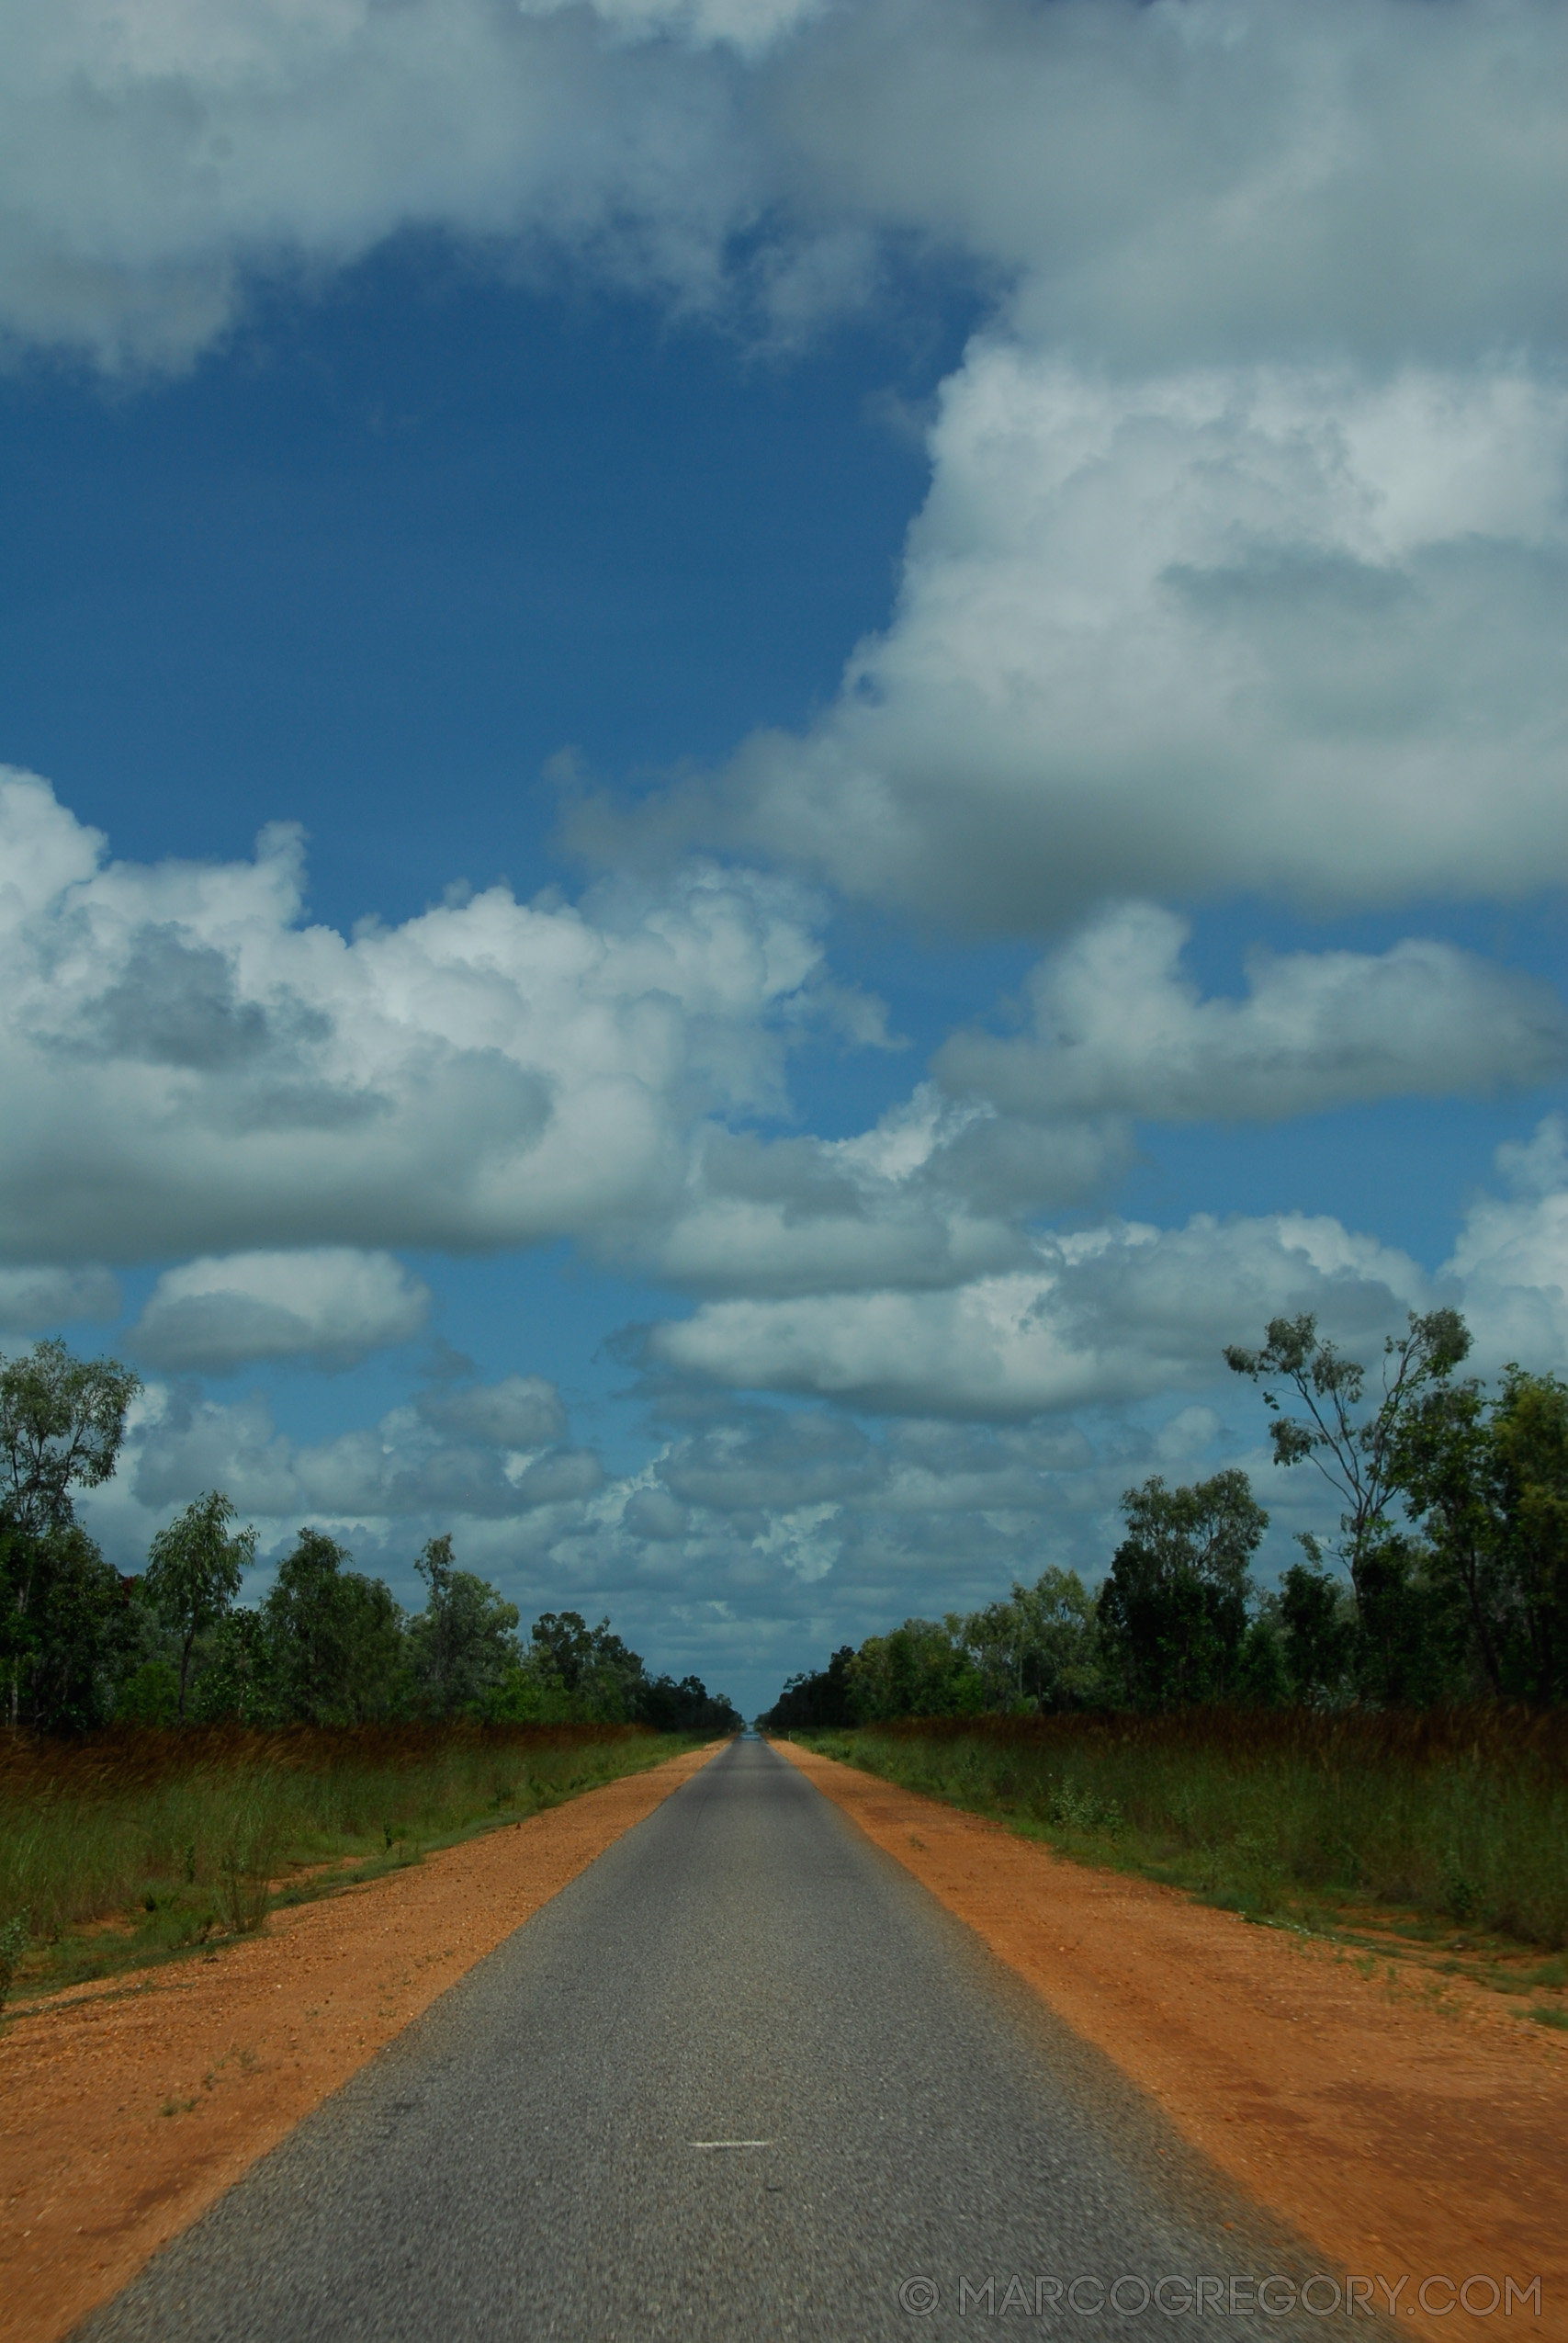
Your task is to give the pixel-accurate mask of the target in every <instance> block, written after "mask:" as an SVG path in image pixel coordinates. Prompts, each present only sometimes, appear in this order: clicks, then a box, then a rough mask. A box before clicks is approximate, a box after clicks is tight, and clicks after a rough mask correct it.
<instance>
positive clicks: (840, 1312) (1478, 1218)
mask: <svg viewBox="0 0 1568 2343" xmlns="http://www.w3.org/2000/svg"><path fill="white" fill-rule="evenodd" d="M1499 1170H1500V1171H1502V1173H1503V1175H1504V1178H1505V1180H1506V1183H1507V1184H1508V1186H1509V1188H1510V1190H1511V1191H1512V1193H1511V1194H1507V1195H1504V1196H1497V1195H1492V1194H1482V1195H1480V1196H1478V1197H1476V1198H1475V1199H1474V1201H1473V1202H1472V1205H1471V1206H1470V1208H1469V1210H1468V1211H1467V1213H1466V1215H1465V1218H1464V1222H1463V1226H1462V1228H1461V1233H1460V1237H1459V1240H1458V1242H1457V1243H1456V1245H1455V1247H1454V1251H1453V1253H1452V1255H1451V1257H1450V1259H1449V1260H1448V1261H1447V1262H1444V1263H1443V1264H1442V1267H1441V1268H1440V1269H1439V1270H1438V1273H1437V1274H1436V1276H1435V1277H1432V1276H1429V1275H1428V1274H1427V1273H1426V1272H1425V1271H1424V1270H1423V1269H1422V1268H1421V1267H1420V1266H1419V1265H1418V1264H1417V1263H1416V1262H1414V1261H1412V1260H1411V1259H1410V1258H1409V1256H1408V1255H1406V1254H1404V1253H1402V1252H1399V1251H1394V1250H1393V1249H1391V1248H1389V1247H1386V1246H1383V1245H1381V1244H1379V1243H1377V1242H1376V1241H1375V1240H1374V1239H1371V1238H1369V1237H1364V1236H1358V1235H1356V1234H1355V1233H1353V1232H1352V1231H1350V1230H1348V1229H1347V1228H1344V1227H1343V1226H1342V1225H1341V1224H1340V1223H1339V1222H1338V1221H1337V1220H1335V1219H1333V1218H1331V1217H1327V1216H1319V1217H1310V1218H1309V1217H1305V1216H1303V1215H1299V1214H1274V1215H1270V1216H1268V1217H1258V1218H1251V1219H1248V1218H1243V1217H1235V1218H1231V1219H1228V1220H1219V1219H1216V1218H1214V1217H1212V1216H1210V1215H1208V1214H1200V1215H1198V1216H1197V1217H1194V1218H1193V1219H1191V1220H1190V1221H1189V1222H1188V1223H1187V1225H1186V1226H1185V1227H1184V1228H1169V1229H1161V1228H1151V1227H1148V1226H1144V1225H1139V1224H1136V1223H1125V1222H1122V1223H1117V1222H1112V1223H1108V1224H1106V1225H1104V1226H1102V1227H1100V1228H1096V1229H1092V1230H1089V1231H1087V1232H1084V1233H1082V1234H1079V1235H1075V1236H1068V1237H1047V1238H1039V1239H1034V1240H1033V1251H1034V1260H1033V1262H1032V1265H1031V1266H1030V1267H1029V1268H1027V1269H1016V1270H1013V1271H1011V1272H1010V1273H1005V1274H1002V1275H998V1276H987V1277H977V1278H974V1279H972V1280H969V1281H968V1282H966V1283H964V1284H961V1285H953V1286H952V1287H951V1288H948V1289H946V1290H943V1291H937V1292H920V1291H918V1290H917V1291H902V1292H900V1291H895V1290H890V1289H888V1290H883V1291H881V1292H876V1293H856V1292H844V1293H838V1294H812V1295H806V1296H799V1297H796V1298H792V1299H779V1300H774V1299H768V1298H760V1299H752V1298H747V1299H744V1300H739V1299H737V1300H724V1301H713V1302H707V1303H705V1304H703V1305H702V1307H699V1308H698V1309H697V1310H696V1311H695V1312H694V1315H693V1316H692V1317H691V1318H689V1319H681V1320H676V1321H669V1322H666V1323H664V1324H662V1325H660V1326H658V1327H656V1328H654V1329H653V1330H651V1332H650V1334H649V1337H648V1338H647V1341H648V1351H649V1358H650V1360H651V1361H653V1362H655V1363H657V1364H659V1365H660V1366H662V1367H665V1368H667V1369H674V1370H675V1371H677V1372H679V1373H682V1374H685V1375H693V1376H694V1377H697V1378H699V1379H701V1380H705V1381H711V1382H716V1383H719V1384H722V1385H725V1386H727V1387H730V1388H732V1389H742V1390H746V1389H750V1390H765V1391H778V1392H791V1393H797V1394H809V1395H812V1396H815V1397H817V1398H822V1399H828V1400H834V1401H838V1402H840V1403H844V1404H848V1405H851V1406H855V1407H859V1408H863V1409H874V1410H879V1411H885V1412H887V1413H891V1414H915V1413H919V1414H924V1415H929V1416H931V1417H943V1416H945V1417H952V1418H958V1419H964V1418H974V1419H977V1420H981V1421H986V1420H988V1421H992V1422H995V1423H1005V1422H1006V1421H1008V1419H1009V1418H1028V1417H1031V1416H1033V1415H1036V1414H1039V1413H1043V1412H1045V1411H1058V1410H1067V1409H1075V1408H1083V1407H1110V1408H1124V1407H1126V1406H1128V1405H1130V1404H1134V1403H1136V1402H1139V1401H1143V1400H1145V1399H1151V1398H1156V1397H1158V1396H1160V1395H1172V1396H1174V1395H1178V1394H1179V1393H1181V1392H1183V1391H1204V1390H1208V1391H1212V1390H1213V1388H1214V1387H1215V1386H1216V1385H1217V1384H1219V1383H1221V1382H1222V1381H1223V1380H1224V1370H1223V1368H1222V1366H1221V1364H1220V1361H1221V1356H1222V1353H1223V1351H1224V1346H1225V1345H1226V1344H1227V1343H1230V1342H1237V1341H1239V1342H1247V1341H1252V1340H1254V1339H1256V1338H1257V1337H1258V1336H1260V1335H1261V1332H1262V1330H1263V1328H1264V1326H1265V1324H1266V1323H1267V1321H1268V1319H1270V1318H1271V1317H1274V1316H1277V1315H1294V1314H1296V1313H1297V1312H1299V1311H1303V1310H1311V1311H1313V1312H1314V1314H1315V1315H1316V1317H1317V1319H1318V1320H1319V1322H1320V1324H1321V1325H1322V1327H1323V1329H1324V1330H1325V1333H1327V1334H1328V1335H1329V1336H1330V1337H1331V1338H1332V1339H1333V1340H1335V1341H1338V1342H1340V1343H1341V1344H1342V1345H1343V1346H1344V1347H1345V1348H1347V1349H1348V1351H1350V1352H1351V1353H1352V1354H1353V1355H1356V1356H1359V1357H1361V1358H1363V1359H1365V1360H1367V1361H1369V1362H1371V1361H1372V1360H1373V1359H1374V1358H1375V1357H1376V1355H1377V1354H1378V1353H1379V1352H1380V1351H1381V1348H1382V1341H1383V1338H1384V1336H1385V1335H1387V1334H1389V1333H1392V1332H1396V1331H1397V1330H1399V1329H1400V1328H1401V1326H1402V1325H1403V1324H1404V1316H1405V1313H1406V1311H1407V1310H1412V1309H1415V1310H1421V1309H1427V1308H1430V1307H1433V1306H1434V1304H1435V1303H1436V1302H1438V1301H1439V1300H1442V1301H1447V1302H1451V1303H1454V1304H1457V1305H1458V1307H1460V1308H1461V1309H1462V1310H1463V1312H1464V1313H1465V1316H1466V1319H1467V1320H1468V1322H1469V1324H1470V1326H1471V1328H1472V1332H1473V1335H1474V1338H1475V1349H1474V1354H1473V1364H1474V1365H1475V1366H1476V1368H1477V1369H1478V1370H1479V1371H1481V1372H1482V1373H1483V1374H1487V1375H1490V1374H1495V1372H1496V1370H1497V1369H1498V1368H1499V1367H1500V1366H1501V1365H1502V1364H1504V1362H1505V1361H1506V1360H1508V1359H1510V1358H1511V1359H1517V1361H1518V1362H1519V1363H1520V1364H1523V1365H1525V1366H1527V1367H1529V1368H1530V1369H1532V1370H1534V1371H1536V1372H1554V1373H1561V1372H1563V1371H1564V1370H1565V1369H1568V1127H1565V1126H1564V1123H1563V1120H1562V1116H1561V1115H1549V1116H1548V1117H1547V1118H1546V1120H1545V1121H1544V1122H1543V1123H1542V1124H1541V1125H1540V1127H1539V1129H1538V1130H1537V1132H1536V1135H1535V1137H1534V1138H1533V1139H1532V1140H1531V1141H1530V1143H1529V1145H1528V1146H1526V1147H1515V1148H1505V1149H1502V1150H1501V1151H1500V1155H1499ZM1218 1428H1219V1427H1218V1420H1217V1419H1214V1420H1213V1421H1211V1420H1210V1410H1209V1409H1207V1408H1206V1407H1190V1408H1187V1409H1181V1410H1179V1412H1178V1413H1177V1414H1176V1416H1175V1417H1174V1418H1173V1420H1172V1422H1171V1425H1170V1426H1169V1427H1168V1432H1167V1434H1166V1435H1165V1437H1166V1440H1167V1443H1172V1442H1174V1443H1176V1445H1175V1447H1174V1448H1172V1449H1171V1450H1170V1453H1171V1454H1185V1453H1187V1452H1188V1451H1189V1450H1190V1448H1191V1447H1192V1446H1193V1445H1194V1444H1195V1443H1196V1444H1200V1445H1201V1443H1202V1442H1204V1441H1206V1440H1208V1439H1210V1438H1211V1437H1213V1434H1214V1433H1215V1432H1217V1430H1218ZM1160 1453H1161V1454H1165V1453H1166V1452H1165V1450H1164V1449H1162V1450H1161V1452H1160ZM826 1493H827V1492H823V1494H824V1495H825V1494H826Z"/></svg>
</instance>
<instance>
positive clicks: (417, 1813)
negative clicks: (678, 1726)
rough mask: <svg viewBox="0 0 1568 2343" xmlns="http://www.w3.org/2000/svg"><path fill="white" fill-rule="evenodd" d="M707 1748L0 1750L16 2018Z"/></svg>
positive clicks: (479, 1728)
mask: <svg viewBox="0 0 1568 2343" xmlns="http://www.w3.org/2000/svg"><path fill="white" fill-rule="evenodd" d="M705 1737H706V1736H705V1735H704V1734H701V1733H687V1734H660V1733H654V1732H652V1731H650V1730H649V1729H648V1728H647V1727H646V1726H629V1725H607V1724H597V1725H595V1724H580V1725H544V1726H540V1725H483V1724H476V1723H471V1722H466V1721H462V1720H458V1721H455V1722H452V1723H449V1724H426V1725H420V1724H394V1725H379V1726H358V1727H350V1728H339V1729H335V1730H334V1729H330V1728H328V1729H323V1728H319V1727H313V1726H290V1727H285V1728H281V1729H278V1730H275V1731H272V1732H263V1731H258V1730H256V1729H254V1728H253V1727H247V1726H237V1725H222V1726H193V1727H190V1728H187V1729H186V1731H184V1732H181V1731H178V1730H176V1729H172V1728H163V1729H159V1728H148V1727H143V1728H139V1729H133V1730H130V1731H126V1732H120V1733H114V1732H110V1733H107V1734H103V1735H98V1736H95V1737H92V1738H90V1739H87V1740H83V1741H78V1742H74V1743H73V1742H70V1741H64V1740H54V1741H38V1740H32V1741H23V1740H13V1741H10V1742H9V1743H8V1744H7V1743H6V1742H5V1741H3V1740H0V1910H4V1911H6V1912H8V1913H9V1914H10V1916H11V1927H12V1932H13V1941H12V1943H11V1969H12V1975H11V1976H10V1977H9V1978H6V1977H3V1976H0V2001H3V2000H4V1998H5V1993H4V1989H3V1988H4V1986H6V1984H8V1985H9V1986H10V1989H11V1991H12V1993H13V1994H17V1993H20V1992H23V1991H32V1992H39V1991H51V1990H54V1989H56V1988H58V1987H60V1986H66V1985H72V1984H76V1983H80V1982H81V1981H82V1980H84V1979H85V1978H89V1977H96V1976H103V1975H111V1974H113V1973H114V1972H115V1971H116V1970H118V1969H122V1968H127V1967H131V1966H137V1965H142V1964H146V1963H147V1962H149V1961H156V1960H159V1959H162V1958H164V1957H167V1956H168V1955H169V1954H171V1953H176V1952H192V1951H196V1950H198V1949H200V1948H202V1947H206V1946H216V1945H218V1944H219V1943H220V1942H222V1941H224V1940H225V1939H227V1938H231V1937H235V1936H243V1935H246V1934H249V1933H251V1932H253V1931H254V1930H256V1929H257V1928H259V1927H261V1926H262V1925H263V1924H264V1922H265V1918H266V1915H267V1913H268V1912H269V1911H270V1910H272V1909H274V1908H276V1907H277V1906H279V1905H286V1904H294V1903H299V1902H302V1901H304V1900H306V1899H307V1898H310V1897H312V1896H319V1895H322V1894H329V1893H333V1892H335V1891H336V1890H339V1889H341V1888H344V1887H347V1886H352V1885H355V1884H357V1883H359V1882H361V1881H364V1880H367V1879H371V1878H375V1877H376V1876H378V1874H379V1873H382V1872H386V1871H389V1870H395V1869H399V1868H400V1867H402V1866H403V1865H405V1864H408V1863H412V1862H418V1861H419V1860H420V1857H421V1856H422V1854H423V1853H424V1852H425V1851H428V1850H429V1849H431V1848H434V1847H437V1846H446V1845H450V1844H451V1843H452V1842H453V1841H454V1840H456V1839H463V1838H468V1837H470V1836H472V1835H474V1834H476V1833H477V1832H479V1831H481V1830H489V1829H492V1828H497V1827H498V1826H501V1825H503V1824H506V1823H511V1822H517V1821H521V1820H522V1819H523V1818H524V1817H525V1816H527V1815H530V1814H536V1813H537V1812H538V1811H540V1809H541V1808H543V1807H546V1806H550V1805H558V1804H559V1803H560V1802H561V1801H562V1800H563V1799H566V1798H570V1797H573V1796H575V1795H577V1794H578V1793H579V1792H581V1791H583V1790H590V1789H593V1788H595V1787H597V1786H598V1784H599V1783H604V1782H610V1781H614V1780H615V1779H617V1778H618V1777H619V1776H621V1775H624V1774H626V1773H633V1772H640V1771H643V1770H644V1769H645V1768H647V1767H649V1766H651V1765H658V1764H660V1763H661V1762H662V1760H664V1759H666V1758H669V1757H672V1756H675V1755H677V1754H678V1753H679V1752H680V1751H681V1750H682V1749H691V1748H693V1747H694V1746H696V1745H697V1744H698V1743H699V1742H700V1741H701V1740H702V1739H704V1738H705ZM18 1922H21V1923H23V1926H22V1927H21V1928H20V1929H18V1927H17V1923H18ZM3 1949H4V1940H3V1939H0V1951H3Z"/></svg>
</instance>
